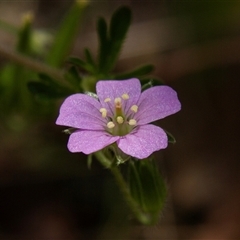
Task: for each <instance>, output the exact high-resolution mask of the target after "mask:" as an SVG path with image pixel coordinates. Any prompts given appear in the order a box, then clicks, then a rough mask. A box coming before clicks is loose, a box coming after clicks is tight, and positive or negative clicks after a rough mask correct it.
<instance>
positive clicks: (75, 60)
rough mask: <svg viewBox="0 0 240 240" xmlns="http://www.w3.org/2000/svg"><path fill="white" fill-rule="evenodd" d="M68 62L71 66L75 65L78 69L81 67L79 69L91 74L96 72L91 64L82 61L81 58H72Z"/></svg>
mask: <svg viewBox="0 0 240 240" xmlns="http://www.w3.org/2000/svg"><path fill="white" fill-rule="evenodd" d="M67 62H68V63H70V64H73V65H75V66H77V67H79V68H81V69H83V70H85V71H87V72H89V73H92V72H94V69H93V67H92V66H91V65H90V64H89V63H87V62H84V61H83V60H81V59H79V58H76V57H70V58H68V60H67Z"/></svg>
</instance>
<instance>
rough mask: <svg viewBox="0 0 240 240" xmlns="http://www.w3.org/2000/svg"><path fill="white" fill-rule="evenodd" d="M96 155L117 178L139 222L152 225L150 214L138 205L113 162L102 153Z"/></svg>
mask: <svg viewBox="0 0 240 240" xmlns="http://www.w3.org/2000/svg"><path fill="white" fill-rule="evenodd" d="M94 155H95V156H96V158H97V159H98V160H99V162H100V163H101V164H102V165H103V166H104V167H106V168H109V169H110V171H111V172H112V174H113V176H114V177H115V180H116V182H117V184H118V186H119V188H120V190H121V192H122V194H123V197H124V199H125V201H126V203H127V205H128V206H129V207H130V209H131V210H132V212H133V213H134V215H135V217H136V218H137V220H138V221H139V222H141V223H143V224H146V225H148V224H151V218H150V216H149V215H148V214H146V213H144V212H143V211H142V210H141V208H140V206H139V205H138V204H137V202H136V201H135V200H134V199H133V198H132V196H131V193H130V190H129V188H128V185H127V183H126V181H125V180H124V178H123V176H122V174H121V172H120V170H119V168H118V167H117V166H116V165H114V164H112V161H111V160H109V159H108V158H107V157H106V156H105V155H104V154H103V152H102V151H98V152H95V153H94Z"/></svg>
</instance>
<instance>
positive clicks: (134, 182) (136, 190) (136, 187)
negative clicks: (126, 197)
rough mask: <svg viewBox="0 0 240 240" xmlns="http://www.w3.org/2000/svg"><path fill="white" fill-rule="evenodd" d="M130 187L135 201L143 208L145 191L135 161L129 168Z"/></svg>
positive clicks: (130, 162)
mask: <svg viewBox="0 0 240 240" xmlns="http://www.w3.org/2000/svg"><path fill="white" fill-rule="evenodd" d="M128 185H129V189H130V192H131V195H132V197H133V199H135V200H136V202H137V203H138V204H139V205H140V206H141V207H142V206H143V204H144V203H143V195H142V194H143V191H142V183H141V179H140V176H139V173H138V169H137V168H136V166H135V163H134V162H133V161H129V166H128Z"/></svg>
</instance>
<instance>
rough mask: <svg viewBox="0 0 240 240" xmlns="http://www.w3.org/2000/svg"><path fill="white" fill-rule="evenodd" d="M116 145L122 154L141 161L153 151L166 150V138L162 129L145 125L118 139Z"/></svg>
mask: <svg viewBox="0 0 240 240" xmlns="http://www.w3.org/2000/svg"><path fill="white" fill-rule="evenodd" d="M117 143H118V147H119V148H120V149H121V150H122V151H123V152H124V153H126V154H128V155H131V156H133V157H136V158H139V159H143V158H147V157H148V156H149V155H151V154H152V153H153V152H155V151H158V150H160V149H163V148H166V147H167V145H168V138H167V135H166V133H165V132H164V131H163V129H161V128H160V127H157V126H155V125H152V124H147V125H143V126H139V127H138V129H137V130H136V132H134V133H132V134H128V135H126V136H124V137H122V138H120V139H119V140H118V142H117Z"/></svg>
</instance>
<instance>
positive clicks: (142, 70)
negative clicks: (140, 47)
mask: <svg viewBox="0 0 240 240" xmlns="http://www.w3.org/2000/svg"><path fill="white" fill-rule="evenodd" d="M153 70H154V66H153V65H152V64H148V65H144V66H141V67H139V68H136V69H134V70H132V71H130V72H126V73H122V74H118V75H116V79H119V80H121V79H128V78H132V77H138V78H139V77H141V76H143V75H147V74H149V73H151V72H152V71H153Z"/></svg>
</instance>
